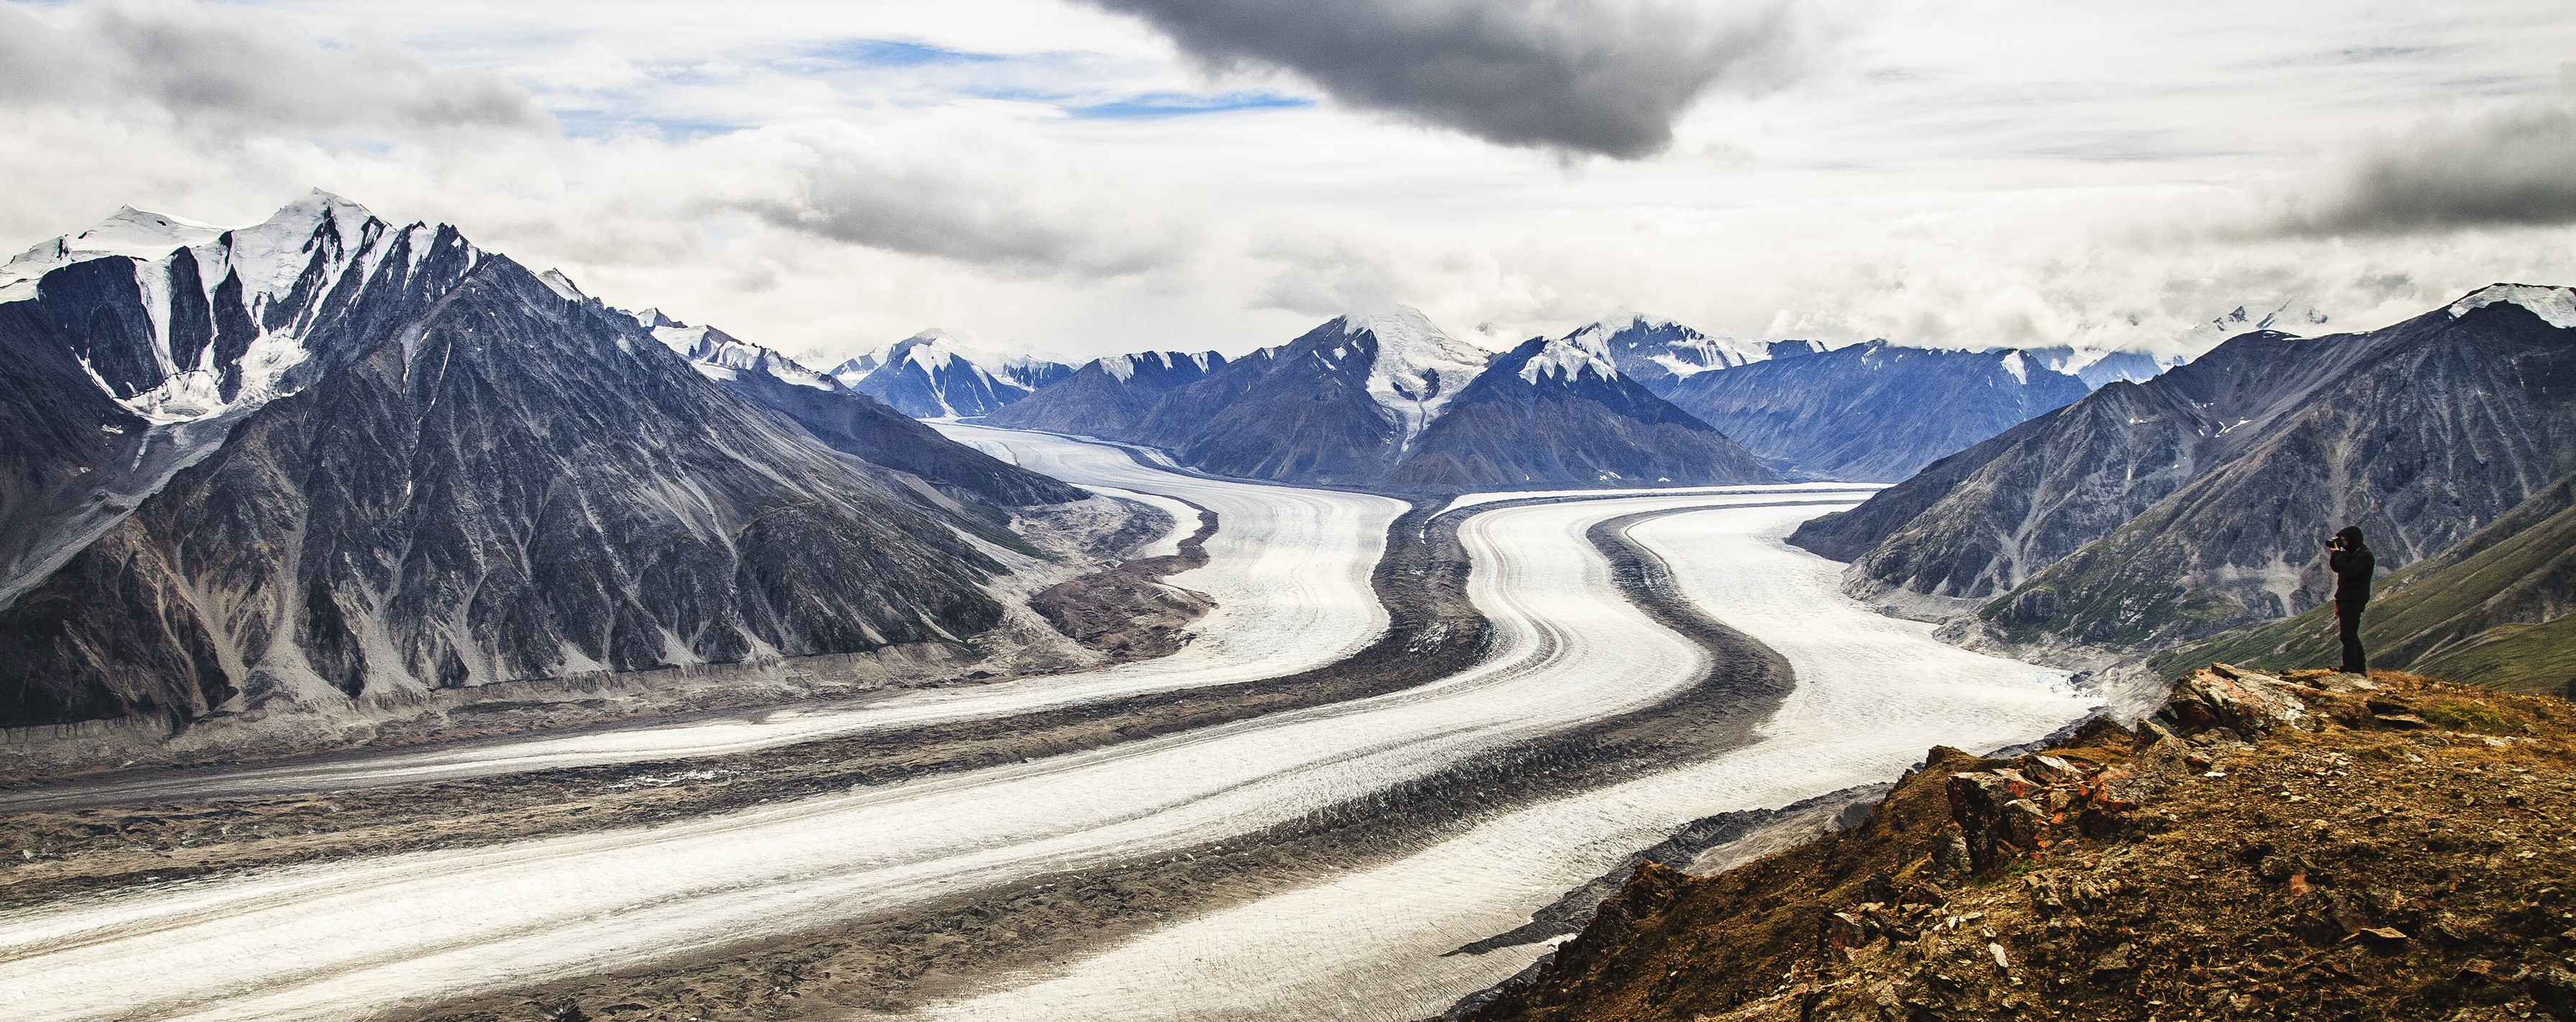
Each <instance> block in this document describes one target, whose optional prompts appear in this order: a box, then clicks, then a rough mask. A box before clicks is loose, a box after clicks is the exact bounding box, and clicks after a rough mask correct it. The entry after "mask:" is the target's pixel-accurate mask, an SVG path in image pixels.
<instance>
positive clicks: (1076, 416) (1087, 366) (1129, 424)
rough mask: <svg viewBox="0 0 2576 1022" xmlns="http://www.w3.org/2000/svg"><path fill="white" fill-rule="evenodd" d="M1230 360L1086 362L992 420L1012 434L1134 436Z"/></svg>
mask: <svg viewBox="0 0 2576 1022" xmlns="http://www.w3.org/2000/svg"><path fill="white" fill-rule="evenodd" d="M1225 365H1226V361H1225V356H1223V355H1219V354H1217V353H1216V352H1213V351H1206V352H1200V353H1199V354H1196V355H1188V354H1183V353H1181V352H1177V351H1149V352H1145V353H1142V354H1136V355H1112V356H1110V357H1108V358H1102V359H1093V360H1092V361H1089V362H1085V363H1083V365H1082V368H1080V369H1077V370H1075V371H1074V372H1073V374H1072V375H1070V376H1068V377H1066V378H1065V379H1063V380H1062V381H1059V382H1057V383H1053V384H1050V385H1048V386H1046V387H1045V388H1043V389H1041V390H1039V391H1038V392H1037V393H1035V394H1031V395H1029V396H1028V397H1026V398H1022V399H1021V400H1019V401H1015V402H1013V403H1011V404H1010V405H1009V406H1007V407H1005V408H1002V409H1001V410H999V411H996V412H994V413H993V414H991V415H990V416H987V417H986V419H985V421H987V422H989V423H991V424H992V425H996V426H1003V427H1007V428H1010V429H1036V430H1045V431H1047V432H1050V433H1070V434H1073V435H1076V436H1095V437H1105V438H1109V439H1117V440H1125V439H1133V437H1132V436H1130V434H1132V433H1133V432H1134V431H1135V429H1136V428H1137V427H1138V425H1139V424H1140V423H1142V422H1143V421H1144V419H1145V417H1146V416H1147V415H1148V414H1151V413H1152V412H1153V410H1154V403H1155V402H1157V401H1160V400H1162V398H1163V395H1164V394H1166V393H1169V392H1171V391H1172V390H1174V389H1177V388H1180V387H1186V386H1188V385H1190V384H1193V383H1197V382H1198V381H1200V380H1204V379H1206V378H1207V376H1208V374H1209V373H1212V372H1215V371H1217V370H1219V369H1223V368H1225Z"/></svg>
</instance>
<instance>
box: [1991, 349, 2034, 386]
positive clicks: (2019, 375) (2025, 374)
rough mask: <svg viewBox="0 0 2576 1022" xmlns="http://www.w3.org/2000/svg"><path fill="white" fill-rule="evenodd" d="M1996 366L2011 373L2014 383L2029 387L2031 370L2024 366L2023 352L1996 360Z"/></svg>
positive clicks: (2012, 353) (2013, 353)
mask: <svg viewBox="0 0 2576 1022" xmlns="http://www.w3.org/2000/svg"><path fill="white" fill-rule="evenodd" d="M1995 364H1996V365H2000V366H2002V367H2004V371H2005V372H2008V373H2011V374H2012V378H2013V382H2014V383H2019V384H2022V385H2024V386H2028V385H2029V384H2030V368H2029V367H2028V366H2025V365H2023V364H2022V358H2021V352H2018V351H2016V352H2011V353H2009V354H2006V355H2005V356H2004V357H2003V358H2001V359H1998V360H1996V362H1995Z"/></svg>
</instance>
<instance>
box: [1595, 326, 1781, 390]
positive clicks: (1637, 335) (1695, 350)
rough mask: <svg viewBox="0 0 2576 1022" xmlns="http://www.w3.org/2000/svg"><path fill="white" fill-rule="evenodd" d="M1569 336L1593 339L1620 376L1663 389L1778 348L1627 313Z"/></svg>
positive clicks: (1765, 356)
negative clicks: (1600, 346)
mask: <svg viewBox="0 0 2576 1022" xmlns="http://www.w3.org/2000/svg"><path fill="white" fill-rule="evenodd" d="M1568 336H1569V337H1584V338H1591V339H1597V340H1598V341H1600V342H1601V344H1602V346H1603V349H1604V350H1606V351H1608V352H1609V353H1610V358H1611V361H1612V362H1613V363H1614V364H1616V365H1617V366H1618V367H1619V371H1621V372H1623V373H1626V374H1627V375H1628V377H1629V378H1630V379H1633V380H1636V381H1638V382H1640V383H1644V384H1646V385H1647V386H1648V387H1649V388H1661V389H1662V390H1670V389H1671V388H1672V386H1673V385H1674V384H1676V383H1679V382H1680V381H1682V380H1686V379H1689V378H1690V377H1692V376H1694V375H1697V374H1699V373H1704V372H1708V371H1710V370H1713V369H1732V368H1734V367H1736V366H1740V365H1747V364H1750V363H1754V362H1761V361H1765V360H1767V359H1769V358H1771V357H1772V355H1773V354H1774V352H1773V348H1774V347H1775V346H1776V344H1777V343H1778V342H1764V341H1741V340H1737V339H1735V338H1732V337H1711V336H1709V335H1707V334H1703V333H1701V332H1699V331H1697V330H1693V329H1691V328H1690V327H1687V326H1683V325H1682V324H1681V323H1679V322H1676V321H1674V320H1671V319H1666V318H1664V317H1660V316H1650V315H1646V314H1644V313H1638V312H1628V311H1621V312H1614V313H1612V314H1610V315H1608V316H1604V317H1602V318H1601V319H1599V320H1597V321H1595V322H1593V323H1591V324H1588V325H1586V326H1584V327H1582V328H1580V329H1578V330H1575V331H1574V332H1573V333H1572V334H1570V335H1568Z"/></svg>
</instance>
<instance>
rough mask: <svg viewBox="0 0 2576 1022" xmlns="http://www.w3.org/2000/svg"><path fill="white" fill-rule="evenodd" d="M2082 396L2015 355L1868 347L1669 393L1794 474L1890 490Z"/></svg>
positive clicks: (1697, 381)
mask: <svg viewBox="0 0 2576 1022" xmlns="http://www.w3.org/2000/svg"><path fill="white" fill-rule="evenodd" d="M2088 390H2089V388H2087V387H2086V386H2085V385H2084V382H2083V381H2082V380H2079V379H2076V378H2075V377H2073V376H2068V375H2066V374H2063V373H2059V372H2055V371H2052V370H2050V369H2049V368H2047V367H2046V366H2045V365H2044V364H2042V362H2041V360H2040V359H2038V358H2036V357H2032V356H2029V355H2025V354H2024V353H2022V352H2019V351H2014V350H2011V349H2002V348H1998V349H1994V350H1990V351H1936V350H1931V349H1926V348H1908V347H1902V346H1898V345H1892V344H1888V343H1887V342H1885V341H1872V342H1870V343H1868V344H1859V345H1853V346H1851V347H1847V348H1838V349H1835V350H1833V351H1826V352H1818V353H1813V354H1804V355H1794V356H1791V357H1786V358H1772V359H1768V360H1764V361H1759V362H1752V363H1748V364H1745V365H1740V366H1734V367H1729V368H1724V369H1718V370H1713V371H1709V372H1702V373H1697V374H1694V375H1692V376H1690V377H1688V378H1687V379H1683V380H1681V381H1679V382H1678V383H1676V384H1675V385H1674V386H1673V387H1672V388H1671V390H1670V391H1669V392H1668V393H1667V396H1668V397H1669V398H1671V400H1672V402H1673V403H1674V404H1677V405H1680V406H1682V408H1683V409H1685V410H1687V411H1689V412H1690V413H1691V414H1692V415H1695V416H1698V417H1699V418H1700V419H1701V420H1702V421H1704V422H1707V423H1708V424H1709V425H1711V426H1715V427H1717V429H1718V430H1719V431H1720V432H1723V433H1725V434H1726V435H1727V436H1729V437H1732V438H1734V439H1735V441H1736V442H1738V443H1741V444H1743V445H1744V446H1745V447H1746V448H1747V449H1749V450H1751V451H1752V452H1753V453H1755V454H1757V455H1760V456H1761V457H1763V458H1765V459H1769V460H1771V461H1772V462H1774V463H1775V464H1780V465H1783V466H1786V467H1787V468H1789V469H1790V470H1792V471H1796V472H1801V473H1805V474H1807V475H1811V476H1815V477H1819V478H1825V479H1842V480H1851V481H1855V482H1896V481H1898V480H1902V479H1905V478H1906V477H1908V476H1912V475H1914V474H1915V473H1916V472H1919V471H1921V470H1922V469H1923V468H1924V466H1926V465H1929V464H1931V463H1932V462H1934V461H1936V460H1938V459H1940V458H1943V457H1947V456H1949V455H1951V454H1954V453H1957V452H1959V451H1962V450H1965V449H1967V448H1968V447H1970V446H1972V445H1974V444H1976V443H1978V442H1980V441H1983V440H1985V439H1987V438H1988V437H1992V436H1994V435H1995V434H1997V433H2001V432H2003V431H2004V430H2007V429H2010V428H2012V427H2014V426H2016V425H2019V424H2021V423H2022V422H2024V421H2027V420H2029V419H2031V418H2032V417H2034V416H2038V415H2041V414H2044V413H2047V412H2050V411H2054V410H2056V409H2058V408H2061V407H2064V406H2066V405H2068V404H2072V403H2074V402H2075V401H2076V400H2077V399H2079V398H2082V397H2083V396H2084V395H2085V394H2086V393H2087V392H2088Z"/></svg>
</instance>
